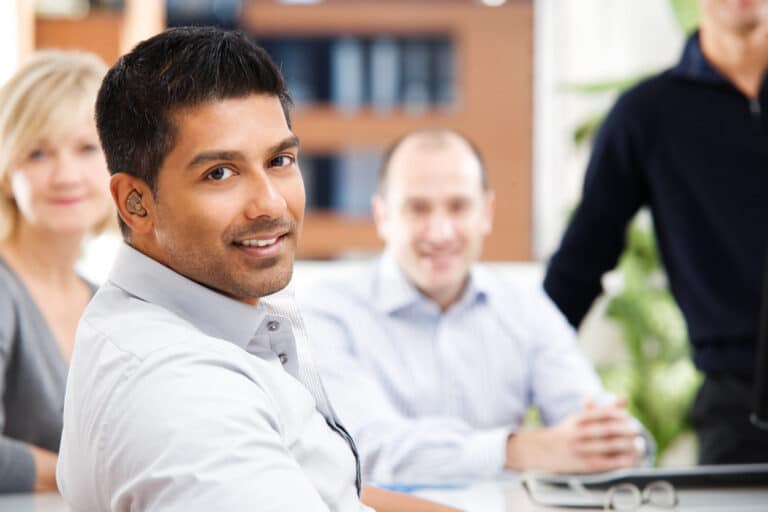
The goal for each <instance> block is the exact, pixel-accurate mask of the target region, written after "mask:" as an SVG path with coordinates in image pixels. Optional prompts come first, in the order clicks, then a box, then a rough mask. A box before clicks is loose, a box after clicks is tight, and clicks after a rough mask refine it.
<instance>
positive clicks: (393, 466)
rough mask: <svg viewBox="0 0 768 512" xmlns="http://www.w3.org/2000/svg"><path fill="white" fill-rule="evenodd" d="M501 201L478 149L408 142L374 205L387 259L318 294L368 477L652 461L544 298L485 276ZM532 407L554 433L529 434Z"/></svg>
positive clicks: (325, 285) (330, 358)
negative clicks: (488, 242) (484, 258)
mask: <svg viewBox="0 0 768 512" xmlns="http://www.w3.org/2000/svg"><path fill="white" fill-rule="evenodd" d="M494 200H495V199H494V195H493V192H492V191H491V190H490V189H489V186H488V182H487V178H486V174H485V169H484V168H483V163H482V160H481V158H480V155H479V153H478V152H477V150H476V149H475V148H474V146H473V145H472V144H471V143H470V142H469V141H468V140H467V139H465V138H464V137H462V136H460V135H459V134H457V133H455V132H452V131H447V130H427V131H420V132H415V133H412V134H410V135H407V136H405V137H404V138H402V139H400V140H399V141H397V142H396V143H395V144H394V145H393V146H392V148H391V149H390V150H389V151H388V152H387V154H386V156H385V161H384V164H383V166H382V171H381V176H380V188H379V192H378V194H377V195H376V196H374V198H373V203H372V204H373V213H374V218H375V221H376V225H377V228H378V231H379V234H380V236H381V237H382V238H383V239H384V240H385V241H386V243H387V249H386V251H385V252H384V254H383V255H382V257H381V258H380V259H379V260H377V261H376V262H374V263H373V264H371V265H370V267H369V268H367V269H364V270H362V271H359V272H355V273H352V274H350V275H348V276H345V277H344V278H343V279H339V280H336V281H326V282H320V283H319V284H318V285H317V286H315V287H313V288H311V289H310V290H308V291H307V292H306V293H305V294H304V296H305V297H306V300H305V304H303V306H304V312H305V313H306V315H305V316H306V318H307V322H308V325H309V326H310V331H311V333H312V336H313V339H315V338H314V337H315V336H317V338H316V339H315V345H316V346H317V347H321V348H320V349H318V350H316V353H317V357H318V360H319V367H320V370H321V374H322V376H323V379H324V382H325V383H326V386H327V389H328V391H329V393H330V396H331V399H332V400H333V402H334V405H335V406H336V410H337V412H338V413H339V415H340V417H341V418H342V419H343V420H344V421H345V424H347V426H349V427H350V428H351V433H352V435H353V437H354V438H355V440H356V442H357V444H358V448H359V449H360V453H361V458H362V464H363V474H364V476H365V477H367V478H371V479H374V480H376V481H388V482H391V481H425V480H438V479H456V478H477V477H492V476H495V475H497V474H498V473H499V472H501V471H502V470H504V469H505V468H506V469H513V470H524V469H540V470H550V471H570V472H582V471H602V470H610V469H615V468H620V467H625V466H631V465H634V464H637V463H639V462H640V461H641V459H642V458H643V456H644V455H645V452H646V448H645V446H646V443H645V442H644V441H645V440H644V437H643V436H642V433H641V430H642V429H641V428H639V424H638V423H637V422H636V421H635V420H634V419H633V418H632V417H631V416H630V415H629V414H628V413H627V412H626V410H625V409H624V405H623V403H621V402H617V401H616V400H614V399H613V398H612V397H611V396H610V395H608V394H607V393H606V392H605V390H604V389H603V387H602V385H601V383H600V380H599V379H598V377H597V375H596V374H595V371H594V370H593V368H592V366H591V365H590V363H589V362H588V361H587V360H586V359H585V357H584V356H583V355H582V353H581V352H580V351H579V349H578V347H577V345H576V338H575V335H574V332H573V330H572V329H571V327H570V326H569V325H568V323H567V322H566V321H565V319H564V318H563V317H562V315H561V314H560V313H559V311H558V310H557V308H556V307H555V306H554V305H553V304H552V303H551V302H550V301H549V300H548V299H547V297H546V296H545V295H544V293H543V291H542V290H541V287H540V286H528V287H525V286H521V285H520V284H518V283H514V282H509V281H506V280H504V279H503V278H502V277H501V276H499V275H497V274H496V273H494V272H493V271H492V270H491V269H490V268H487V267H484V266H482V265H479V264H476V261H477V259H478V258H479V256H480V252H481V248H482V242H483V239H484V237H485V236H486V235H488V234H489V233H490V231H491V219H492V216H493V204H494ZM531 405H535V406H537V407H538V409H539V411H540V412H541V418H542V420H543V422H544V424H545V427H544V428H540V429H537V430H524V431H521V430H519V429H520V427H521V425H522V423H523V421H524V419H525V416H526V411H527V410H528V407H529V406H531Z"/></svg>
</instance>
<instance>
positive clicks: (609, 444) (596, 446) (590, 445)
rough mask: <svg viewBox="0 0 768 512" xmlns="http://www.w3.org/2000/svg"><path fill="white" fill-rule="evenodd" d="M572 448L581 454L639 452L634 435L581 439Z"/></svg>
mask: <svg viewBox="0 0 768 512" xmlns="http://www.w3.org/2000/svg"><path fill="white" fill-rule="evenodd" d="M572 448H573V451H574V452H575V453H577V454H578V455H581V456H589V455H636V454H637V448H636V445H635V438H634V436H633V437H613V438H608V439H587V440H581V441H577V442H575V443H573V445H572Z"/></svg>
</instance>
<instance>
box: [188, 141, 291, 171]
mask: <svg viewBox="0 0 768 512" xmlns="http://www.w3.org/2000/svg"><path fill="white" fill-rule="evenodd" d="M298 147H299V138H298V137H297V136H295V135H292V136H291V137H288V138H286V139H284V140H282V141H280V142H278V143H277V144H275V145H274V146H272V147H270V148H268V149H267V153H268V154H270V155H274V154H275V153H279V152H281V151H285V150H286V149H292V148H298ZM222 160H229V161H230V162H232V161H238V160H239V161H243V160H246V157H245V155H244V154H243V153H241V152H240V151H227V150H212V151H204V152H202V153H198V154H197V155H195V157H194V158H193V159H192V160H190V161H189V163H188V164H187V169H191V168H193V167H197V166H198V165H202V164H206V163H209V162H220V161H222Z"/></svg>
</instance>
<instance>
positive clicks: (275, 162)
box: [269, 155, 296, 167]
mask: <svg viewBox="0 0 768 512" xmlns="http://www.w3.org/2000/svg"><path fill="white" fill-rule="evenodd" d="M295 161H296V159H295V158H293V157H292V156H291V155H280V156H276V157H275V158H273V159H272V161H271V162H269V164H270V165H271V166H272V167H287V166H289V165H291V164H293V162H295Z"/></svg>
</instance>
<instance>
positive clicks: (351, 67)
mask: <svg viewBox="0 0 768 512" xmlns="http://www.w3.org/2000/svg"><path fill="white" fill-rule="evenodd" d="M364 69H365V67H364V56H363V44H362V41H360V40H359V39H356V38H352V37H343V38H340V39H337V40H335V41H333V43H332V44H331V101H332V102H333V103H334V104H335V105H336V106H337V107H338V108H339V109H341V110H343V111H354V110H357V109H359V108H360V107H361V106H362V105H363V96H364V94H363V92H364V89H365V83H364V81H365V72H364Z"/></svg>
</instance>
